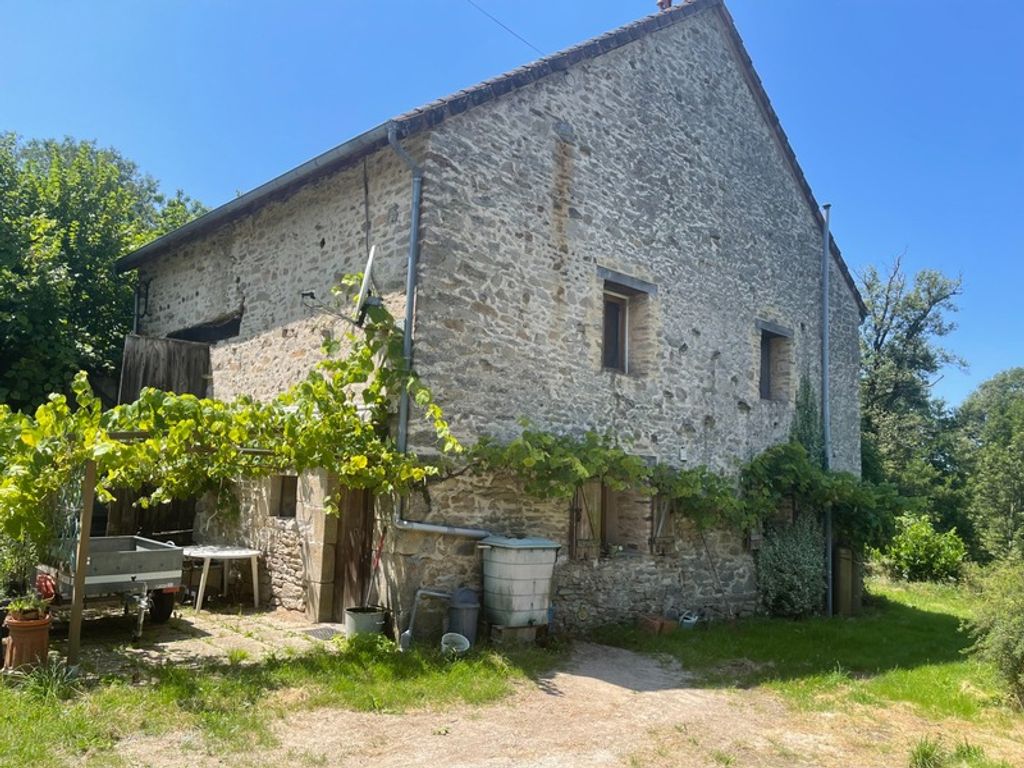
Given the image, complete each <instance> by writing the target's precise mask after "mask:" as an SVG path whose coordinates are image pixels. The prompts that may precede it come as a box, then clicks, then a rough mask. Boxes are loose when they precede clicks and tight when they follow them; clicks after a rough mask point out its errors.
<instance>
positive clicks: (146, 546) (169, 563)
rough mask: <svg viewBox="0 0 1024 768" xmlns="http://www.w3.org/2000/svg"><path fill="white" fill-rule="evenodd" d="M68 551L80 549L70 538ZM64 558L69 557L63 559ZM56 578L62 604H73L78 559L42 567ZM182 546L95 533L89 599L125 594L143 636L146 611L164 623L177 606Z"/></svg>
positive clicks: (87, 584) (87, 587)
mask: <svg viewBox="0 0 1024 768" xmlns="http://www.w3.org/2000/svg"><path fill="white" fill-rule="evenodd" d="M61 543H62V544H65V545H67V544H70V545H71V546H61V547H60V549H61V550H63V551H65V552H68V551H70V552H74V551H76V549H77V548H76V547H75V546H74V545H75V542H73V541H65V542H61ZM62 559H63V558H62ZM40 572H41V573H45V574H47V575H48V576H49V577H50V578H52V579H53V586H54V590H55V592H56V594H57V597H58V599H59V600H60V601H61V602H64V601H67V602H68V603H70V602H71V599H72V596H73V593H74V581H75V562H74V556H72V557H71V558H69V562H67V563H66V564H61V565H59V566H56V567H48V566H40ZM181 575H182V549H181V547H179V546H176V545H175V544H171V543H167V544H164V543H162V542H159V541H153V540H152V539H147V538H144V537H142V536H90V537H89V559H88V562H87V563H86V573H85V595H84V597H85V600H86V601H88V602H93V601H96V600H100V599H110V598H114V597H116V598H120V600H121V602H122V604H123V606H124V612H125V615H128V614H130V613H131V612H132V611H133V610H134V612H135V613H136V616H137V621H136V624H135V629H134V632H133V637H134V638H135V639H138V638H140V637H141V636H142V625H143V622H144V621H145V618H146V615H147V614H148V615H149V618H150V621H152V622H153V623H155V624H163V623H164V622H166V621H167V620H168V619H169V618H170V617H171V612H172V611H173V610H174V599H175V595H176V594H177V593H178V592H179V591H180V590H181Z"/></svg>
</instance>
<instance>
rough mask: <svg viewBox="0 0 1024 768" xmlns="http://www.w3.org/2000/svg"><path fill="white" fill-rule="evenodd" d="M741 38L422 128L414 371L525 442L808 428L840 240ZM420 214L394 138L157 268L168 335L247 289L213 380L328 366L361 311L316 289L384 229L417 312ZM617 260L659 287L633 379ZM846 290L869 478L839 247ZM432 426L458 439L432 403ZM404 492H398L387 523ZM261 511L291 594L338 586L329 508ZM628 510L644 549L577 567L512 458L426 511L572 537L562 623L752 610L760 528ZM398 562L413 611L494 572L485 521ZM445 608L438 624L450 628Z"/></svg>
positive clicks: (560, 520)
mask: <svg viewBox="0 0 1024 768" xmlns="http://www.w3.org/2000/svg"><path fill="white" fill-rule="evenodd" d="M731 46H732V42H731V39H730V38H729V37H728V35H727V34H726V31H725V29H724V28H723V26H722V21H721V19H720V17H719V16H718V15H717V13H715V12H711V11H704V12H700V13H695V14H694V15H692V16H691V17H689V18H688V19H686V20H685V21H684V22H681V23H678V24H675V25H673V26H671V27H668V28H665V29H662V30H659V31H657V32H653V33H651V34H649V35H647V36H645V37H643V38H641V39H638V40H636V41H634V42H632V43H629V44H627V45H624V46H622V47H621V48H618V49H616V50H614V51H610V52H608V53H606V54H604V55H602V56H599V57H597V58H595V59H592V60H586V61H582V62H579V63H577V64H576V65H574V66H573V67H571V68H570V69H569V70H567V71H564V72H557V73H554V74H551V75H549V76H548V77H546V78H544V79H543V80H540V81H538V82H535V83H533V84H532V85H529V86H527V87H524V88H522V89H519V90H516V91H513V92H511V93H509V94H506V95H505V96H502V97H501V98H498V99H496V100H493V101H490V102H487V103H484V104H481V105H479V106H477V107H474V108H473V109H470V110H468V111H466V112H464V113H462V114H460V115H457V116H452V117H449V118H448V119H447V120H446V121H445V122H443V123H441V124H439V125H437V126H435V127H434V128H432V129H430V130H429V131H426V132H424V133H422V134H420V135H418V136H417V137H415V138H414V139H413V140H410V141H407V142H406V144H407V146H408V148H409V150H410V151H411V152H412V154H413V155H414V156H415V157H416V158H417V159H418V160H419V161H420V162H421V163H422V164H423V165H424V168H425V181H424V200H423V210H422V215H423V219H422V228H421V234H422V250H421V255H420V271H419V289H418V293H417V298H416V303H417V310H416V320H415V332H416V366H417V369H418V371H419V372H420V374H421V375H422V377H423V378H424V380H425V382H426V383H427V384H428V385H429V386H430V387H431V388H432V389H433V391H434V393H435V395H436V396H437V398H438V401H439V402H440V404H441V405H442V406H443V408H444V409H445V411H446V414H447V415H448V417H449V418H450V420H451V422H452V425H453V428H454V431H455V433H456V435H457V436H458V437H459V438H460V439H462V440H463V441H465V442H466V443H472V442H473V441H475V440H476V439H477V438H478V437H479V436H481V435H483V434H493V435H496V436H497V437H499V438H510V437H512V436H514V435H515V434H516V433H517V432H518V429H519V426H518V423H519V420H520V419H521V418H522V417H528V418H529V419H530V420H531V421H532V422H533V423H534V424H535V425H536V426H538V427H540V428H544V429H549V430H553V431H558V432H572V433H577V434H578V433H580V432H582V431H583V430H586V429H597V430H601V431H609V432H611V433H613V434H616V435H617V436H619V437H620V438H621V439H623V440H624V441H626V442H627V443H628V444H629V445H631V446H632V450H633V451H635V452H636V453H638V454H641V455H644V456H647V457H650V458H652V459H655V458H656V459H659V460H662V461H666V462H668V463H670V464H684V465H688V466H696V465H699V464H706V465H708V466H710V467H712V468H713V469H715V470H717V471H722V472H734V471H735V468H736V466H737V464H738V463H739V462H742V461H744V460H746V459H748V458H750V457H751V456H753V455H755V454H756V453H758V452H760V451H761V450H763V449H764V448H766V447H768V446H770V445H772V444H774V443H777V442H780V441H783V440H785V439H786V438H787V436H788V434H789V429H790V423H791V421H792V417H793V413H794V400H795V395H796V389H797V383H798V382H799V380H800V378H801V377H802V376H807V377H809V379H810V380H811V381H812V382H814V384H815V386H816V388H817V386H818V383H819V381H820V356H821V355H820V337H821V333H820V331H821V327H820V323H821V301H820V275H819V265H820V240H821V235H820V231H819V229H818V225H817V223H816V220H815V218H814V214H813V212H812V211H811V210H810V209H809V207H808V203H807V200H806V199H805V197H804V195H803V193H802V190H801V187H800V185H799V183H798V180H797V179H796V178H794V174H793V172H792V170H791V169H790V167H789V165H788V163H787V161H786V158H785V157H784V154H783V152H782V150H781V149H780V147H779V146H778V143H777V140H776V138H775V135H774V133H773V131H772V129H771V128H770V127H769V125H768V124H767V123H766V122H765V120H764V116H763V114H762V113H761V107H760V105H759V104H758V103H757V101H756V99H755V98H754V97H753V95H752V93H751V89H750V85H749V83H748V82H747V80H746V75H745V74H744V72H743V70H742V68H741V67H740V66H739V64H738V63H737V61H736V59H735V56H734V52H733V50H732V47H731ZM408 216H409V174H408V171H407V169H406V168H405V167H404V166H403V165H402V164H401V163H400V161H399V160H398V158H397V157H396V156H395V155H394V153H393V152H392V151H391V150H390V149H384V150H381V151H379V152H377V153H375V154H373V155H371V156H370V157H368V158H367V159H366V161H365V162H360V163H359V164H357V165H354V166H353V167H350V168H348V169H345V170H342V171H339V172H337V173H334V174H332V175H330V176H328V177H325V178H323V179H321V180H320V181H318V182H316V183H312V184H309V185H307V186H306V187H304V188H302V189H301V190H299V191H298V192H296V193H294V194H292V195H291V196H290V197H287V198H285V199H282V200H278V201H276V202H273V203H270V204H268V205H266V206H264V207H262V208H260V209H258V210H257V211H256V212H254V213H253V214H251V215H250V216H248V217H246V218H244V219H241V220H239V221H236V222H234V223H232V224H228V225H226V226H224V227H223V228H222V229H221V230H219V231H218V232H216V233H214V234H213V235H211V236H209V237H206V238H204V239H202V240H200V241H198V242H196V243H194V244H192V245H189V246H186V247H184V248H182V249H180V250H178V251H177V252H175V253H172V254H170V255H168V256H166V257H163V258H161V259H160V260H159V261H157V262H156V263H154V264H151V265H147V266H146V267H145V268H143V270H142V274H141V277H142V279H144V280H152V281H153V282H152V286H151V290H150V297H151V298H150V312H149V314H148V315H147V316H146V317H144V318H143V321H142V330H143V332H144V333H148V334H155V335H163V334H167V333H170V332H173V331H176V330H180V329H182V328H185V327H188V326H191V325H195V324H197V323H201V322H204V321H209V320H211V319H213V318H216V317H221V316H223V315H225V314H227V313H230V312H232V311H236V310H239V309H241V310H242V311H243V317H242V323H241V330H240V334H239V336H238V337H237V338H234V339H229V340H227V341H224V342H221V343H218V344H216V345H214V347H213V349H212V353H211V360H212V368H213V371H212V382H211V388H210V391H211V393H212V394H214V395H216V396H219V397H230V396H233V395H236V394H240V393H245V394H250V395H254V396H256V397H269V396H271V395H273V394H274V393H276V392H278V391H280V390H281V389H283V388H285V387H287V386H288V385H290V384H291V383H293V382H294V381H296V380H297V379H298V378H300V377H301V376H304V375H305V374H306V372H307V371H308V370H309V369H310V367H311V366H312V365H314V364H315V362H316V361H317V360H318V359H319V351H318V349H319V342H320V340H321V339H322V337H323V336H324V335H325V334H334V335H337V334H339V333H341V332H342V331H344V330H346V327H345V326H344V324H342V323H339V322H338V321H337V320H335V319H334V318H331V317H330V316H328V315H325V314H323V313H319V312H315V311H311V310H310V309H308V308H306V307H304V306H303V303H302V300H301V297H300V293H301V292H302V291H303V290H309V289H313V290H315V291H316V292H317V295H318V296H326V295H327V292H328V290H329V288H330V286H331V285H332V284H334V283H335V282H336V280H337V278H338V277H339V276H340V275H342V274H344V273H346V272H354V271H358V270H360V269H361V268H362V266H363V263H364V260H365V255H366V245H367V241H369V242H372V243H376V244H377V246H378V265H379V269H378V270H376V278H377V282H378V285H379V286H380V288H381V289H382V291H383V293H384V296H385V301H386V302H387V304H388V306H389V307H390V308H391V309H392V311H393V312H395V314H396V315H397V316H401V312H402V310H403V307H404V296H403V287H404V258H405V248H406V246H407V236H408V221H409V219H408ZM367 219H368V220H369V229H368V230H367ZM367 234H368V237H367ZM609 275H611V276H613V277H615V276H619V277H617V278H615V279H613V280H612V282H616V281H620V279H621V280H626V281H634V282H635V281H640V283H638V284H641V285H646V286H647V288H645V290H644V291H642V292H641V293H640V294H638V295H636V296H633V297H632V298H630V299H629V304H630V319H631V322H630V324H629V329H628V338H629V346H630V351H631V354H630V358H631V359H630V365H629V366H628V372H625V373H623V372H619V371H613V370H606V369H603V368H602V327H603V311H604V310H603V290H604V287H605V284H606V281H608V280H609ZM831 295H832V312H831V321H830V322H831V329H832V352H833V364H832V381H833V383H832V393H833V399H832V427H833V438H834V457H833V459H834V466H836V467H837V468H841V469H849V470H851V471H859V466H860V464H859V461H860V458H859V408H858V403H857V371H858V359H857V355H858V351H857V350H858V347H857V325H858V322H859V316H858V311H857V305H856V302H855V299H854V296H853V294H852V293H851V292H850V290H849V288H848V286H847V284H846V283H845V281H844V279H843V276H842V274H841V272H840V270H839V268H838V266H835V265H834V266H833V269H832V294H831ZM766 323H767V324H769V325H770V326H771V327H773V328H782V329H785V331H786V333H787V334H788V338H789V341H788V342H787V344H786V348H785V356H784V358H780V359H779V360H777V361H776V368H777V370H776V377H777V380H778V381H780V382H783V386H782V390H781V391H780V392H779V393H778V396H774V395H773V398H772V399H762V398H761V397H760V390H759V371H760V354H761V351H760V350H761V326H762V325H763V324H766ZM779 366H783V367H784V368H785V370H783V369H781V368H779ZM412 444H413V445H414V446H417V447H418V448H420V449H424V448H428V447H429V446H430V445H431V444H432V439H431V437H430V430H429V428H428V426H427V425H426V424H425V423H424V422H423V421H422V420H420V419H419V418H418V416H417V415H416V414H415V413H414V415H413V422H412ZM310 494H311V496H312V497H315V496H316V492H314V491H313V490H310ZM390 504H391V500H390V499H383V498H382V499H379V500H378V506H379V510H378V524H379V525H385V524H387V521H388V519H389V518H390V515H391V509H390ZM248 507H249V509H250V513H246V512H243V523H242V526H241V530H240V531H239V530H237V529H236V530H235V531H234V532H232V534H231V535H233V536H236V537H237V536H245V537H247V540H249V541H251V542H256V544H258V546H260V547H261V548H262V549H263V550H264V551H266V552H268V557H267V558H266V560H265V564H266V566H267V569H266V570H267V572H268V575H267V578H268V590H269V592H268V593H269V594H271V595H272V596H273V597H272V599H273V600H274V601H276V602H277V603H279V604H281V605H286V606H297V605H298V604H299V603H302V604H305V605H310V604H312V603H316V602H317V600H319V599H321V598H323V597H324V596H325V595H326V594H328V593H329V591H330V589H331V586H330V583H329V581H328V580H327V576H328V574H327V573H326V571H325V570H324V567H323V565H324V564H325V563H326V562H327V559H328V557H333V554H331V553H330V552H329V547H330V546H331V543H332V541H333V539H331V535H330V532H329V530H328V528H327V526H328V525H329V524H326V523H325V524H324V525H319V524H318V523H317V522H316V519H317V518H316V517H315V516H314V518H311V522H309V524H307V525H306V526H305V528H304V527H303V525H302V523H301V521H300V520H296V521H293V522H286V521H280V520H273V521H267V520H265V519H263V518H260V516H259V515H258V514H257V512H258V503H256V502H252V503H249V505H248ZM310 509H312V510H316V509H317V505H316V503H315V502H311V504H310ZM618 510H619V514H620V515H621V516H622V520H623V521H624V524H626V525H628V526H631V528H630V530H631V531H632V533H631V534H630V535H629V536H628V537H626V540H625V541H624V544H623V549H622V551H621V552H619V551H617V550H616V554H612V555H610V556H606V557H601V558H598V559H597V560H595V561H588V562H577V561H571V560H570V559H569V554H568V546H567V545H568V535H569V513H568V509H567V505H566V503H564V502H550V501H546V502H542V501H538V500H535V499H531V498H529V497H527V496H525V495H524V494H523V493H522V489H521V488H519V487H518V486H517V485H516V483H514V482H511V481H509V480H507V479H505V478H472V479H471V478H459V479H457V480H453V481H448V482H445V483H440V484H437V485H434V486H432V487H431V489H430V494H429V501H428V499H427V498H425V497H421V496H418V495H416V496H414V497H413V498H412V500H411V507H410V509H409V510H408V511H407V515H408V516H409V517H410V518H411V519H414V520H425V521H429V522H435V523H436V522H445V523H449V524H453V525H460V526H470V527H479V528H485V529H487V530H490V531H493V532H494V533H499V534H503V535H513V536H517V535H518V536H525V535H529V536H543V537H546V538H550V539H553V540H555V541H557V542H559V543H560V544H562V545H563V551H562V554H561V555H560V558H559V564H558V569H557V575H556V582H557V584H556V604H557V605H558V611H557V612H556V617H557V620H558V621H559V623H560V624H562V625H563V626H567V627H584V626H590V625H591V624H593V623H596V622H599V621H606V620H618V619H622V618H628V617H629V616H631V615H633V614H635V613H636V612H638V611H640V610H644V611H654V610H662V609H664V608H667V607H675V608H677V609H685V608H692V607H701V606H702V605H704V604H705V603H709V602H711V603H722V604H725V603H727V604H729V605H730V606H732V609H735V610H737V611H746V610H750V609H751V608H752V607H753V605H754V601H755V598H754V593H755V581H754V569H753V562H752V559H751V557H750V555H749V553H747V552H746V551H745V550H744V548H743V546H742V542H740V541H739V538H738V537H736V536H731V535H729V534H727V533H725V532H715V533H713V534H711V535H710V536H709V537H708V547H709V549H710V550H711V553H712V557H711V560H710V561H709V559H708V556H707V553H706V552H705V551H704V546H703V542H701V541H699V539H695V538H694V536H693V534H692V531H691V532H689V533H688V532H687V531H686V529H685V526H683V525H682V523H681V522H679V521H675V522H673V524H672V535H671V536H667V537H665V538H666V539H667V541H666V542H660V543H659V546H658V551H660V552H665V554H663V555H652V554H650V553H649V552H648V551H645V546H644V541H645V539H644V537H643V536H640V535H639V534H638V533H637V530H636V529H637V527H638V526H641V527H642V526H647V527H650V525H651V520H650V510H649V508H648V509H646V510H645V508H644V507H643V505H642V504H639V503H637V502H636V501H635V500H633V501H630V502H628V503H625V504H623V505H620V506H619V507H618ZM246 514H249V515H250V516H249V517H248V518H246V517H245V515H246ZM711 562H713V563H714V565H715V567H714V568H712V567H711V564H710V563H711ZM317 563H319V564H320V565H319V566H318V565H317ZM382 566H383V567H382V570H381V577H380V578H381V584H380V588H379V591H380V593H381V595H382V599H383V600H385V601H386V602H388V603H389V605H391V607H392V608H393V609H394V611H395V617H396V619H397V620H398V622H399V624H402V625H404V621H405V620H406V618H407V616H408V612H409V610H410V609H411V600H412V594H413V592H414V591H415V590H416V588H418V587H428V586H429V587H437V588H441V589H453V588H456V587H458V586H462V585H471V586H478V585H479V580H480V571H479V556H478V553H477V551H476V547H475V545H474V544H473V542H472V541H471V540H467V539H460V538H453V537H439V536H436V535H433V534H423V533H415V532H397V531H395V530H393V529H392V530H390V531H389V533H388V536H387V540H386V554H385V558H384V561H383V564H382ZM318 568H319V570H317V569H318ZM311 585H313V586H311ZM311 590H312V591H311ZM314 593H315V595H316V596H314ZM424 609H425V610H424V614H423V616H424V620H423V621H424V622H425V623H424V625H423V626H431V622H436V623H439V622H440V612H439V611H437V610H436V607H435V608H432V607H430V606H424ZM312 610H313V612H314V613H315V614H317V615H322V614H323V610H322V605H319V604H318V605H316V606H314V608H313V609H312Z"/></svg>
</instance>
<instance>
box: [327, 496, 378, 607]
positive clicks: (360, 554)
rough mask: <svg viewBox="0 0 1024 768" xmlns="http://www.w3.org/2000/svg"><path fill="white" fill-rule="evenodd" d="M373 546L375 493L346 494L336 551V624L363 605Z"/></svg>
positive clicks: (343, 500) (339, 523)
mask: <svg viewBox="0 0 1024 768" xmlns="http://www.w3.org/2000/svg"><path fill="white" fill-rule="evenodd" d="M373 547H374V541H373V496H372V494H370V493H368V492H366V491H361V490H346V491H342V497H341V517H340V519H339V520H338V541H337V545H336V546H335V549H334V551H335V558H334V610H333V613H334V620H335V621H344V620H345V609H346V608H353V607H358V606H361V605H362V604H363V601H364V599H365V597H366V585H367V584H368V583H369V580H370V565H371V560H372V557H373ZM373 599H376V597H375V596H374V598H373Z"/></svg>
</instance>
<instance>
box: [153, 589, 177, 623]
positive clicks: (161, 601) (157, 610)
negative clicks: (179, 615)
mask: <svg viewBox="0 0 1024 768" xmlns="http://www.w3.org/2000/svg"><path fill="white" fill-rule="evenodd" d="M176 594H177V593H176V592H150V593H149V600H150V608H149V620H150V621H151V622H153V623H154V624H165V623H166V622H167V620H168V619H169V618H171V613H172V612H173V611H174V598H175V596H176Z"/></svg>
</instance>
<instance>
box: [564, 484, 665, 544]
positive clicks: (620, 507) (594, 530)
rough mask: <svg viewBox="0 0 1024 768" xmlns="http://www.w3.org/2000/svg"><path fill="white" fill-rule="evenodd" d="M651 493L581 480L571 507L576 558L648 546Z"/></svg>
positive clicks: (572, 538) (571, 538)
mask: <svg viewBox="0 0 1024 768" xmlns="http://www.w3.org/2000/svg"><path fill="white" fill-rule="evenodd" d="M651 514H652V508H651V502H650V497H649V496H648V495H646V494H643V493H633V492H629V491H615V490H612V489H611V488H608V487H607V486H606V485H604V484H603V483H602V482H601V481H599V480H589V481H587V482H586V483H583V485H581V486H580V487H579V488H578V489H577V491H576V494H575V496H573V500H572V506H571V509H570V528H571V532H570V555H571V557H573V558H574V559H577V560H593V559H595V558H597V557H600V556H609V555H625V554H640V553H642V552H646V551H649V549H650V538H649V537H650V531H651Z"/></svg>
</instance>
